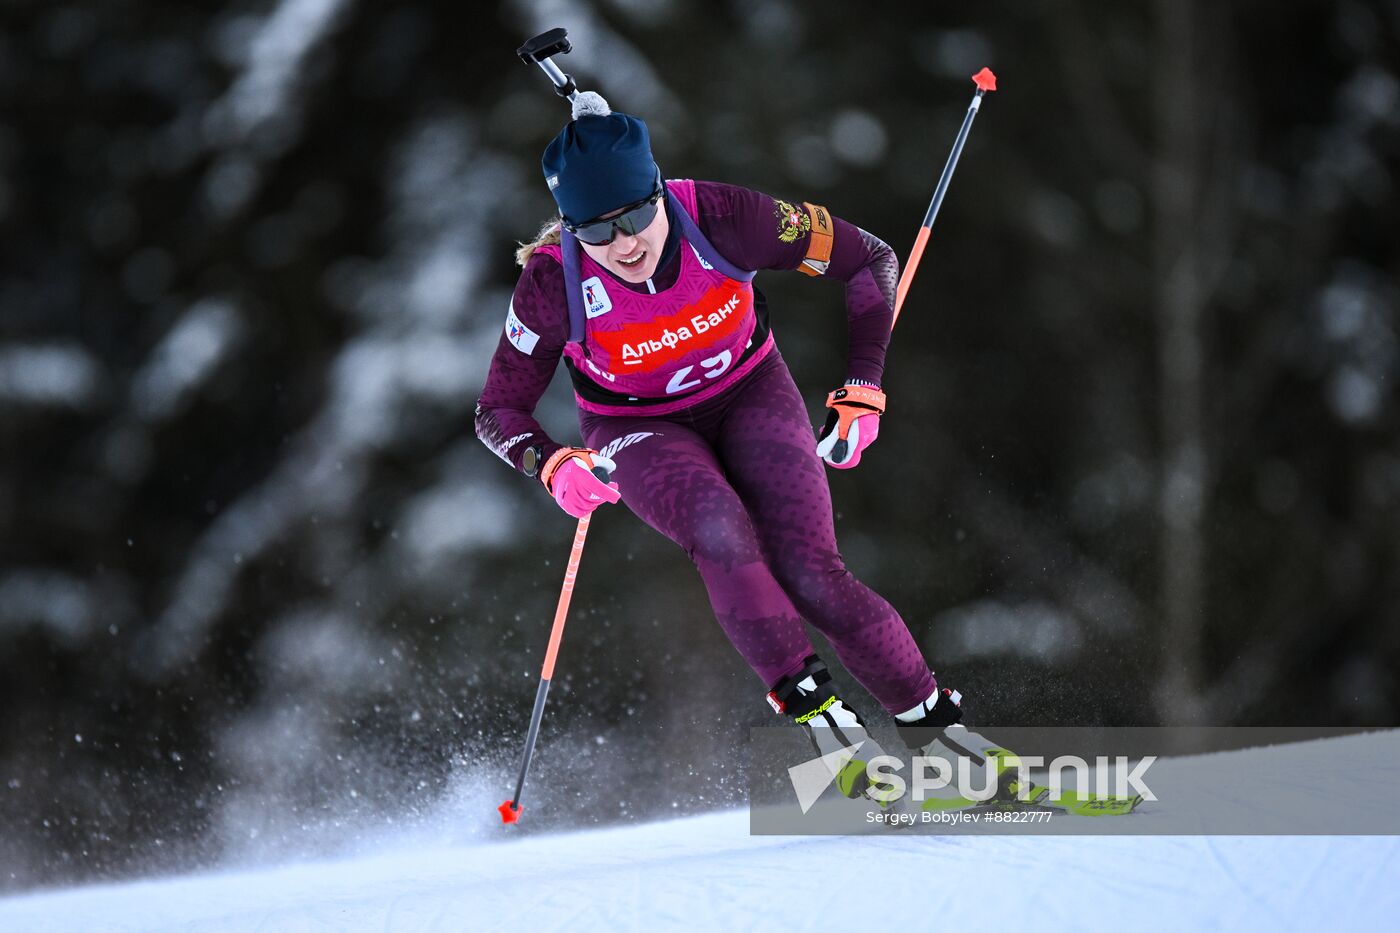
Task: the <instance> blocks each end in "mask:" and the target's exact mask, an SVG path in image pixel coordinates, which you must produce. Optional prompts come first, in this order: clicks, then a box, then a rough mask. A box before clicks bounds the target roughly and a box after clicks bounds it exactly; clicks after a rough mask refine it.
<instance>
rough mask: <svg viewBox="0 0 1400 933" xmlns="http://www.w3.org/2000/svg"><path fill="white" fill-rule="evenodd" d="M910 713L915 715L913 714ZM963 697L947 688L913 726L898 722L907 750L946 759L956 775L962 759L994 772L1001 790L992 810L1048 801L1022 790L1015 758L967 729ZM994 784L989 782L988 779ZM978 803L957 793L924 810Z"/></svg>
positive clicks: (1040, 792) (933, 800) (1036, 791)
mask: <svg viewBox="0 0 1400 933" xmlns="http://www.w3.org/2000/svg"><path fill="white" fill-rule="evenodd" d="M911 712H915V711H913V710H911ZM962 718H963V710H962V694H961V693H959V692H958V691H956V690H949V689H948V688H946V687H945V688H942V689H938V690H935V691H934V692H933V694H932V695H931V696H930V697H929V698H928V699H927V700H925V701H924V703H923V715H922V716H920V717H918V718H917V719H913V720H898V721H897V722H896V725H897V726H898V728H899V734H900V737H901V738H902V739H904V744H906V745H908V746H909V748H910V749H911V750H912V751H914V752H915V753H916V754H918V755H923V756H925V757H927V758H941V759H943V760H944V761H946V762H948V764H949V766H950V767H951V768H952V769H953V770H952V774H954V775H956V774H957V773H958V772H957V763H958V758H959V757H962V758H966V759H967V760H968V761H969V762H970V763H971V765H972V767H974V768H979V769H980V768H985V767H990V768H992V774H994V775H995V776H996V790H995V792H994V794H993V795H992V797H991V799H990V800H987V801H985V804H986V805H988V806H993V807H1015V806H1017V805H1020V806H1033V805H1034V804H1036V803H1037V802H1038V801H1039V798H1042V797H1044V796H1045V794H1046V793H1047V791H1046V790H1045V789H1044V788H1040V787H1036V786H1035V785H1032V784H1027V786H1026V787H1024V788H1023V787H1022V786H1021V784H1020V782H1019V781H1018V779H1017V778H1018V772H1017V765H1018V764H1019V762H1020V759H1018V758H1017V757H1016V755H1015V754H1014V753H1013V752H1011V751H1008V750H1007V749H1005V748H1003V747H1001V746H1000V745H999V744H998V743H996V742H993V741H991V740H990V739H988V738H986V737H985V736H983V735H980V734H978V733H976V732H973V731H972V730H970V729H968V728H967V727H966V726H965V725H963V724H962ZM987 783H990V778H988V779H987ZM973 803H974V801H972V800H970V799H968V798H966V797H963V796H962V795H960V794H958V793H957V792H956V791H955V790H951V789H950V790H949V791H948V792H947V793H944V794H941V795H939V796H932V797H928V798H926V799H925V800H924V803H923V805H922V806H923V808H924V809H925V810H932V809H941V808H945V807H965V806H969V805H971V804H973Z"/></svg>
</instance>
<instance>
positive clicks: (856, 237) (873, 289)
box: [695, 181, 899, 385]
mask: <svg viewBox="0 0 1400 933" xmlns="http://www.w3.org/2000/svg"><path fill="white" fill-rule="evenodd" d="M695 190H696V196H697V198H698V199H699V201H700V219H699V223H700V226H701V228H702V229H703V230H704V231H705V235H706V236H707V237H709V238H710V241H711V242H712V243H713V244H714V246H715V249H717V250H719V251H720V253H722V254H723V255H724V256H725V258H727V259H728V260H729V261H730V262H732V263H734V264H735V265H736V266H739V267H740V268H741V269H752V270H755V271H757V270H759V269H796V268H797V267H798V266H799V265H800V264H801V263H802V260H803V259H804V258H805V257H806V255H807V247H808V239H807V238H808V236H809V234H808V231H807V230H806V229H804V227H803V225H802V223H801V221H802V219H803V217H802V215H803V213H804V212H803V211H802V204H801V202H787V201H783V200H781V199H779V198H774V197H772V196H771V195H767V194H763V193H762V192H758V191H753V190H751V189H748V188H740V187H737V186H735V185H725V184H721V183H718V182H706V181H697V182H696V183H695ZM832 220H833V226H834V228H835V229H834V239H833V243H832V248H831V263H830V265H829V266H828V267H827V270H826V273H825V275H823V276H822V278H826V279H834V280H836V281H838V282H842V283H844V284H845V286H846V319H847V340H848V348H847V363H846V372H847V376H848V378H850V379H857V380H860V381H862V382H869V383H872V384H874V385H879V384H880V381H881V379H882V378H883V376H884V371H885V351H886V349H887V348H888V347H889V342H890V328H891V327H892V326H893V324H894V294H895V287H896V285H897V284H898V282H899V260H898V259H897V258H896V257H895V255H894V250H892V249H890V248H889V246H887V245H886V244H885V243H884V242H883V241H882V240H880V239H879V238H878V237H876V236H873V235H872V234H870V233H867V232H866V231H864V230H862V229H861V228H860V227H857V226H855V225H854V224H851V223H848V222H847V221H844V220H842V219H841V218H839V217H835V216H833V218H832Z"/></svg>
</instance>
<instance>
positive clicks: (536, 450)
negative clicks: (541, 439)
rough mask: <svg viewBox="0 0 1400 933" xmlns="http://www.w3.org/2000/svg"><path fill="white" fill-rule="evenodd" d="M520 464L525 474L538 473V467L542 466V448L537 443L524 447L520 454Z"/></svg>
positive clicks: (533, 474)
mask: <svg viewBox="0 0 1400 933" xmlns="http://www.w3.org/2000/svg"><path fill="white" fill-rule="evenodd" d="M520 466H521V468H522V469H524V470H525V475H526V476H536V475H538V474H539V472H540V467H542V466H544V448H543V447H542V446H541V445H539V444H531V445H530V446H529V447H526V448H525V452H524V453H523V454H521V455H520Z"/></svg>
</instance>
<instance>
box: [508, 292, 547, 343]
mask: <svg viewBox="0 0 1400 933" xmlns="http://www.w3.org/2000/svg"><path fill="white" fill-rule="evenodd" d="M506 339H507V340H509V341H510V342H511V344H512V345H514V347H515V349H517V350H519V351H520V352H521V353H524V354H525V355H526V356H529V355H530V354H531V353H534V352H535V344H537V343H539V342H540V335H539V334H537V333H535V332H534V331H532V330H531V329H530V328H528V327H526V326H525V325H524V324H523V323H522V322H521V320H520V318H518V317H516V316H515V302H514V301H512V302H511V303H510V310H509V311H507V312H506Z"/></svg>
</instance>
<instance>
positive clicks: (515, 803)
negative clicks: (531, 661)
mask: <svg viewBox="0 0 1400 933" xmlns="http://www.w3.org/2000/svg"><path fill="white" fill-rule="evenodd" d="M548 696H549V681H548V680H545V679H544V678H543V677H541V678H540V688H539V690H537V691H536V692H535V709H534V712H532V713H531V714H530V731H529V732H528V733H527V734H526V736H525V759H524V760H523V761H522V762H520V778H519V779H518V780H517V781H516V782H515V796H514V797H512V798H511V800H510V808H511V809H512V810H518V809H520V794H521V792H522V791H523V790H524V789H525V773H526V772H527V771H529V770H530V759H531V758H533V757H534V755H535V740H536V739H537V738H539V735H540V720H542V719H544V701H545V698H546V697H548Z"/></svg>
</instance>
